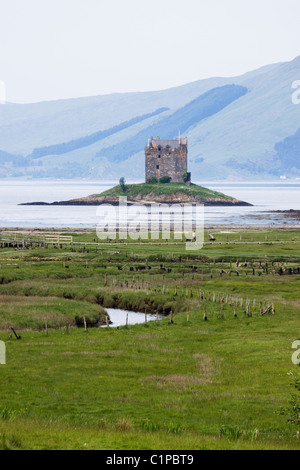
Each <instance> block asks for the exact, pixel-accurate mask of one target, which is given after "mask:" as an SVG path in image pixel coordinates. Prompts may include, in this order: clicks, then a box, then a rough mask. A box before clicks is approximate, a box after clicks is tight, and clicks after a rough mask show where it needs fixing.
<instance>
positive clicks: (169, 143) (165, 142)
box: [147, 137, 187, 149]
mask: <svg viewBox="0 0 300 470" xmlns="http://www.w3.org/2000/svg"><path fill="white" fill-rule="evenodd" d="M181 145H187V137H176V138H175V139H161V138H160V137H156V139H154V138H153V137H151V139H149V140H148V145H147V147H154V148H156V147H158V146H161V147H162V148H166V147H171V148H172V149H175V148H179V147H180V146H181Z"/></svg>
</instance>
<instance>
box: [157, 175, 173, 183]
mask: <svg viewBox="0 0 300 470" xmlns="http://www.w3.org/2000/svg"><path fill="white" fill-rule="evenodd" d="M170 181H171V178H170V176H163V177H162V178H160V180H159V182H160V183H162V184H166V183H170Z"/></svg>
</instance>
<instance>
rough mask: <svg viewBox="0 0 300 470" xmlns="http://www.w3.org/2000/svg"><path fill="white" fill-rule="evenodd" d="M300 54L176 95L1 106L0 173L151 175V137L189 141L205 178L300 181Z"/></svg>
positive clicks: (197, 173)
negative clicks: (147, 163) (296, 100)
mask: <svg viewBox="0 0 300 470" xmlns="http://www.w3.org/2000/svg"><path fill="white" fill-rule="evenodd" d="M297 79H300V57H297V58H296V59H294V60H293V61H290V62H284V63H279V64H272V65H267V66H265V67H262V68H261V69H258V70H255V71H252V72H248V73H246V74H244V75H242V76H240V77H234V78H222V77H214V78H211V79H205V80H200V81H198V82H193V83H190V84H187V85H183V86H180V87H175V88H171V89H168V90H162V91H154V92H144V93H141V92H139V93H120V94H112V95H104V96H95V97H89V98H78V99H72V100H58V101H52V102H42V103H34V104H23V105H21V104H20V105H19V104H5V105H0V162H1V165H0V177H17V176H22V177H29V178H44V177H47V178H49V177H53V178H81V177H84V178H93V179H94V178H105V179H106V180H109V179H111V180H116V179H118V178H119V177H120V176H124V177H125V178H127V179H135V180H137V179H140V180H141V181H143V179H144V147H145V145H146V144H147V140H148V138H150V137H151V136H156V135H159V136H160V137H161V138H174V137H176V136H177V135H178V133H179V132H180V133H181V135H183V134H184V135H187V136H188V142H189V171H191V173H192V179H193V180H194V181H195V180H197V181H201V179H203V180H205V179H206V180H207V179H218V180H220V179H230V180H235V179H256V178H257V179H261V178H266V179H268V178H269V179H274V178H279V177H280V176H281V175H286V176H287V177H299V176H300V151H299V149H300V146H299V143H300V105H298V106H297V105H295V104H293V102H292V99H291V97H292V93H293V90H292V83H293V82H294V81H295V80H297Z"/></svg>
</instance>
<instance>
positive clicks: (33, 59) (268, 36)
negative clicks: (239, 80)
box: [0, 0, 300, 103]
mask: <svg viewBox="0 0 300 470" xmlns="http://www.w3.org/2000/svg"><path fill="white" fill-rule="evenodd" d="M298 55H300V1H299V0H184V1H179V0H0V80H2V81H4V82H5V85H6V97H7V100H8V101H13V102H22V103H24V102H36V101H42V100H52V99H61V98H71V97H79V96H91V95H99V94H107V93H114V92H127V91H146V90H147V91H148V90H159V89H165V88H169V87H172V86H177V85H181V84H184V83H189V82H192V81H195V80H199V79H202V78H207V77H212V76H234V75H240V74H242V73H244V72H247V71H249V70H254V69H256V68H258V67H260V66H262V65H266V64H270V63H274V62H281V61H288V60H292V59H293V58H295V57H296V56H298ZM299 79H300V71H299Z"/></svg>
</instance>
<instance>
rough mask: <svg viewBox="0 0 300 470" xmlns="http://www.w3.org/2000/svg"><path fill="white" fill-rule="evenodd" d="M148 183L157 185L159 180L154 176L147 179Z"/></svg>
mask: <svg viewBox="0 0 300 470" xmlns="http://www.w3.org/2000/svg"><path fill="white" fill-rule="evenodd" d="M147 183H148V184H157V183H158V180H157V178H155V176H152V177H151V178H148V179H147Z"/></svg>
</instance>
